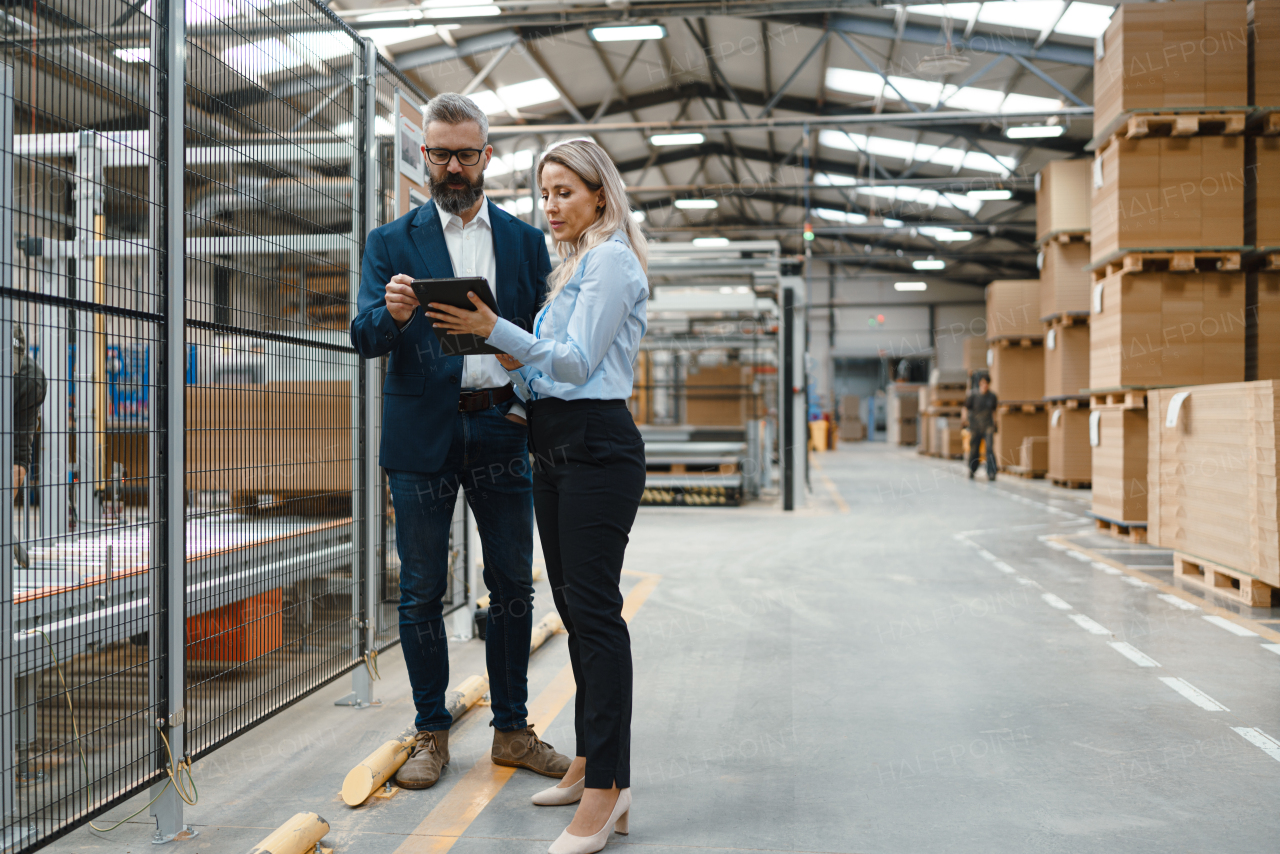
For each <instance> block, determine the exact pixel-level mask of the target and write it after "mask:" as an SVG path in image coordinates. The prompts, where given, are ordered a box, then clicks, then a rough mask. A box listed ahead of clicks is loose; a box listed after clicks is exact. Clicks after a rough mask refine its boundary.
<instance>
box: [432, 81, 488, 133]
mask: <svg viewBox="0 0 1280 854" xmlns="http://www.w3.org/2000/svg"><path fill="white" fill-rule="evenodd" d="M432 122H444V123H445V124H447V125H460V124H462V123H463V122H475V123H476V124H477V125H479V126H480V136H481V137H483V138H484V143H483V144H484V145H488V144H489V117H488V116H486V115H485V114H484V110H482V109H480V108H479V107H478V106H476V102H475V101H473V100H471V99H470V98H468V97H467V96H466V95H459V94H458V93H457V92H441V93H440V94H439V95H436V96H435V97H434V98H432V99H431V100H430V101H428V102H427V109H426V111H425V112H423V114H422V132H423V134H426V132H427V125H429V124H431V123H432Z"/></svg>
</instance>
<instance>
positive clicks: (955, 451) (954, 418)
mask: <svg viewBox="0 0 1280 854" xmlns="http://www.w3.org/2000/svg"><path fill="white" fill-rule="evenodd" d="M929 426H930V430H929V432H930V433H932V434H933V438H932V439H931V440H930V443H931V446H932V448H933V451H932V453H933V456H935V457H942V458H943V459H944V460H954V459H959V458H960V456H961V455H962V454H963V450H962V446H963V437H962V436H961V429H962V428H961V426H960V416H958V415H935V416H932V417H931V418H930V419H929Z"/></svg>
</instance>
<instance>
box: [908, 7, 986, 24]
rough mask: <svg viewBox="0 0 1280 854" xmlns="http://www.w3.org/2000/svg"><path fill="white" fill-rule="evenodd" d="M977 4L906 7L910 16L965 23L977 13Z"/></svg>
mask: <svg viewBox="0 0 1280 854" xmlns="http://www.w3.org/2000/svg"><path fill="white" fill-rule="evenodd" d="M979 5H981V4H979V3H947V4H945V5H944V4H942V3H923V4H921V5H919V6H908V7H907V11H908V12H910V13H911V14H912V15H928V16H929V17H931V18H944V17H950V18H953V19H955V20H957V21H967V20H969V19H970V18H972V17H973V13H974V12H976V11H977V9H978V6H979ZM885 8H886V9H900V8H902V7H901V6H885Z"/></svg>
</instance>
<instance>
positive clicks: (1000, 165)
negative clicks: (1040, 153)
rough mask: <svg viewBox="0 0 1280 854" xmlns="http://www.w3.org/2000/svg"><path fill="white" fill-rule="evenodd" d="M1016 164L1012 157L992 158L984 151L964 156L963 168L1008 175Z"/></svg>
mask: <svg viewBox="0 0 1280 854" xmlns="http://www.w3.org/2000/svg"><path fill="white" fill-rule="evenodd" d="M1016 165H1018V162H1017V161H1016V160H1014V159H1013V158H1012V157H1001V156H998V155H997V156H996V157H994V158H993V157H992V156H991V155H990V154H987V153H986V152H985V151H970V152H967V153H966V154H965V156H964V168H966V169H973V170H976V171H979V172H998V173H1001V174H1008V173H1009V172H1010V171H1012V170H1013V167H1014V166H1016Z"/></svg>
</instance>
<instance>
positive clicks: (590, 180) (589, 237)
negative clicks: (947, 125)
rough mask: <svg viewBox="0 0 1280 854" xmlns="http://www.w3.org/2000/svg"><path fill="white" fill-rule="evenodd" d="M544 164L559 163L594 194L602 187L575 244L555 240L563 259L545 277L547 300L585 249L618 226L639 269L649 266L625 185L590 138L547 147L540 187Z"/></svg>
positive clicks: (555, 293) (569, 275)
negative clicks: (600, 204)
mask: <svg viewBox="0 0 1280 854" xmlns="http://www.w3.org/2000/svg"><path fill="white" fill-rule="evenodd" d="M548 163H559V164H560V165H561V166H563V167H565V168H566V169H568V170H569V171H570V172H573V174H575V175H577V176H578V177H579V178H581V179H582V183H584V184H586V185H587V189H589V190H590V191H591V192H593V193H595V192H598V191H599V190H601V189H603V190H604V207H603V208H601V209H600V212H599V213H598V214H597V215H596V221H595V222H593V223H591V225H589V226H587V230H586V231H584V232H582V234H581V235H580V236H579V237H578V241H577V243H576V244H574V243H567V242H564V241H556V253H557V254H558V255H559V256H560V257H561V259H563V260H562V261H561V262H560V266H559V267H557V268H556V269H555V271H554V272H552V274H551V276H550V278H549V279H548V284H550V285H551V287H550V289H549V291H548V293H547V302H551V301H552V300H553V299H555V298H556V297H557V296H558V295H559V294H560V292H561V291H562V290H564V286H565V284H566V283H567V282H568V281H569V279H571V278H572V277H573V274H574V271H576V270H577V269H578V262H579V261H580V260H581V259H582V256H583V255H585V254H587V251H588V250H590V249H592V248H594V247H596V246H599V245H600V244H601V243H604V242H605V241H606V240H608V239H609V238H610V237H612V236H613V233H614V232H615V231H617V230H618V229H622V230H623V231H624V232H625V233H626V235H627V240H628V242H630V244H631V251H632V252H634V253H635V254H636V258H638V259H639V260H640V267H641V269H644V270H646V271H647V270H648V268H649V247H648V242H647V241H646V240H645V237H644V232H642V231H641V230H640V226H639V225H637V224H636V221H635V220H633V219H632V218H631V205H630V204H628V202H627V188H626V185H625V184H623V183H622V175H621V173H619V172H618V167H617V166H614V165H613V161H612V160H610V159H609V155H607V154H605V151H604V149H603V148H601V147H600V146H599V145H598V144H596V142H595V141H594V140H590V139H570V140H567V141H566V142H561V143H557V144H556V145H554V146H552V147H551V148H549V149H547V151H546V153H545V154H543V155H542V159H541V160H539V161H538V186H539V187H541V186H542V169H543V167H544V166H546V165H547V164H548Z"/></svg>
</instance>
